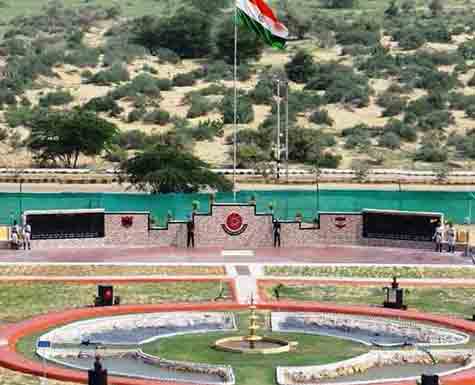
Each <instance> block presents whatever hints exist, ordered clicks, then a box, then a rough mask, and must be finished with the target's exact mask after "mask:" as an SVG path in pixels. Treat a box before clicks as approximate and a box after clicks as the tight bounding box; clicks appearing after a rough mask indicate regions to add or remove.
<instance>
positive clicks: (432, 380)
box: [421, 374, 439, 385]
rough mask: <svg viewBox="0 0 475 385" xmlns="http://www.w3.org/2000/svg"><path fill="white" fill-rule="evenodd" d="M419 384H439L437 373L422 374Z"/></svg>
mask: <svg viewBox="0 0 475 385" xmlns="http://www.w3.org/2000/svg"><path fill="white" fill-rule="evenodd" d="M421 385H439V376H438V375H437V374H423V375H422V376H421Z"/></svg>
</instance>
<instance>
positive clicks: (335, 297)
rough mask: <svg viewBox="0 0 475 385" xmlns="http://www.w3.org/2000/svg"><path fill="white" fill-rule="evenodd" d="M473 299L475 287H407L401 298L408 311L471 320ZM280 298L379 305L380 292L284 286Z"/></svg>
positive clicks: (345, 287) (270, 292)
mask: <svg viewBox="0 0 475 385" xmlns="http://www.w3.org/2000/svg"><path fill="white" fill-rule="evenodd" d="M272 289H273V288H272V287H269V288H267V295H268V296H269V297H271V296H272V295H273V291H272ZM474 298H475V288H468V289H465V288H445V289H435V288H407V289H406V293H405V296H404V300H405V303H406V304H407V305H408V307H409V308H412V309H417V310H421V311H426V312H430V313H441V314H450V315H454V316H458V317H467V316H470V317H471V315H472V313H473V311H474ZM280 299H291V300H298V301H318V302H333V303H340V304H357V305H381V304H382V302H383V300H384V292H383V290H382V288H381V287H380V286H377V287H376V286H374V287H373V286H372V287H359V286H358V287H357V286H328V285H312V284H307V285H289V286H285V285H284V287H283V288H282V290H281V291H280Z"/></svg>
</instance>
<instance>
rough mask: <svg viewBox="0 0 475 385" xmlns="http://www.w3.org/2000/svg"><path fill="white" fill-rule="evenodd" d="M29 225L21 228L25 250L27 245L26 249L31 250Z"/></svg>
mask: <svg viewBox="0 0 475 385" xmlns="http://www.w3.org/2000/svg"><path fill="white" fill-rule="evenodd" d="M30 240H31V225H30V224H28V223H27V224H26V226H25V227H24V228H23V249H24V250H26V248H27V247H28V250H31V243H30Z"/></svg>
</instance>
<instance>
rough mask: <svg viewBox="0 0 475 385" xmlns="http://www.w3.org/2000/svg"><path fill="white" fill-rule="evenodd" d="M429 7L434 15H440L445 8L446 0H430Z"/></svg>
mask: <svg viewBox="0 0 475 385" xmlns="http://www.w3.org/2000/svg"><path fill="white" fill-rule="evenodd" d="M429 9H430V12H431V13H432V16H433V17H437V16H440V15H441V14H442V12H443V10H444V2H443V1H442V0H430V3H429Z"/></svg>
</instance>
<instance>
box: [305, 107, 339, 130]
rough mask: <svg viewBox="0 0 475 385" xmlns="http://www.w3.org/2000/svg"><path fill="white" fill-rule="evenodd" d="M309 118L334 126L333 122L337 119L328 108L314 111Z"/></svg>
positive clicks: (314, 121) (316, 122)
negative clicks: (330, 113)
mask: <svg viewBox="0 0 475 385" xmlns="http://www.w3.org/2000/svg"><path fill="white" fill-rule="evenodd" d="M309 120H310V121H311V122H312V123H315V124H322V125H325V126H333V124H334V123H335V121H334V120H333V119H332V118H331V116H330V115H329V114H328V110H325V109H319V110H316V111H315V112H313V113H312V115H310V118H309Z"/></svg>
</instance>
